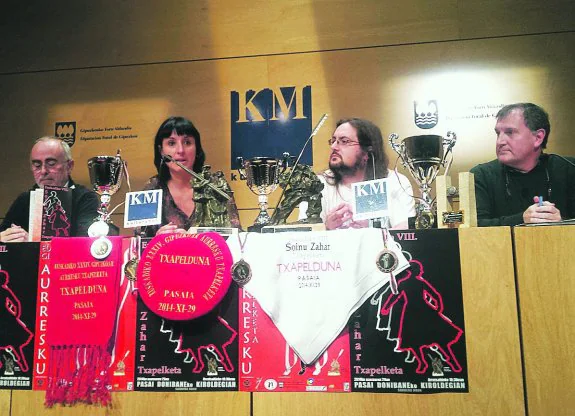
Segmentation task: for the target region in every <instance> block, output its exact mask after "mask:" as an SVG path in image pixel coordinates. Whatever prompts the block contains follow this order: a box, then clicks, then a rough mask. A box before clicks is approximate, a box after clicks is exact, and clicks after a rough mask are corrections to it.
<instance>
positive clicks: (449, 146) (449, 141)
mask: <svg viewBox="0 0 575 416" xmlns="http://www.w3.org/2000/svg"><path fill="white" fill-rule="evenodd" d="M456 141H457V135H456V134H455V132H453V131H448V132H447V137H444V138H443V149H444V151H443V160H442V161H441V164H442V165H443V166H444V167H445V166H446V164H447V167H446V168H445V173H444V175H445V176H447V174H448V173H449V169H450V168H451V163H452V162H453V152H452V150H453V146H455V142H456ZM448 157H449V162H448V161H447V158H448Z"/></svg>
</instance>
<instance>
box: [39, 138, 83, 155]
mask: <svg viewBox="0 0 575 416" xmlns="http://www.w3.org/2000/svg"><path fill="white" fill-rule="evenodd" d="M50 141H56V142H58V144H60V146H61V147H62V151H63V152H64V157H65V158H66V161H68V160H73V158H72V149H70V146H68V143H66V142H65V141H64V140H62V139H59V138H58V137H55V136H43V137H40V138H39V139H36V141H35V142H34V144H37V143H44V142H50Z"/></svg>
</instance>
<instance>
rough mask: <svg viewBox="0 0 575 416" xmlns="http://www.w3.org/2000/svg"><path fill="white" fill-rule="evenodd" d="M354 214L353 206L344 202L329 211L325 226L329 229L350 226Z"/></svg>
mask: <svg viewBox="0 0 575 416" xmlns="http://www.w3.org/2000/svg"><path fill="white" fill-rule="evenodd" d="M352 216H353V212H352V210H351V206H350V205H349V204H346V203H345V202H343V203H341V204H339V205H338V206H337V207H335V208H334V209H332V210H331V211H330V212H328V213H327V215H326V217H325V228H326V229H328V230H336V229H338V228H349V226H350V223H351V218H352Z"/></svg>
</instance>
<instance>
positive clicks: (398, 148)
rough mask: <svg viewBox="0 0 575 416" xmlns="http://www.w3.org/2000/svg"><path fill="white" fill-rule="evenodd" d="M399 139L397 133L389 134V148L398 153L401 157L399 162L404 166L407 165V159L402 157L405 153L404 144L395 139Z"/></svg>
mask: <svg viewBox="0 0 575 416" xmlns="http://www.w3.org/2000/svg"><path fill="white" fill-rule="evenodd" d="M398 139H399V135H398V134H396V133H391V134H390V135H389V139H388V140H389V144H390V145H391V148H392V149H393V150H394V151H395V153H397V154H398V155H399V157H400V158H401V164H402V165H403V167H404V168H406V167H407V161H406V159H405V157H404V155H405V145H404V144H403V142H401V143H398V142H397V140H398Z"/></svg>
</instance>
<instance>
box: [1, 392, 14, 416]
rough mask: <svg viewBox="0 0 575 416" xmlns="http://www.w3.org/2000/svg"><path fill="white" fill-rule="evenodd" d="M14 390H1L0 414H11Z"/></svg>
mask: <svg viewBox="0 0 575 416" xmlns="http://www.w3.org/2000/svg"><path fill="white" fill-rule="evenodd" d="M11 396H12V392H11V391H10V390H0V415H8V414H10V400H11Z"/></svg>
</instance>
